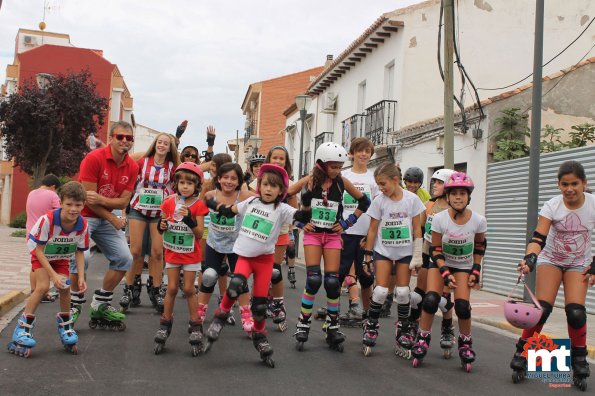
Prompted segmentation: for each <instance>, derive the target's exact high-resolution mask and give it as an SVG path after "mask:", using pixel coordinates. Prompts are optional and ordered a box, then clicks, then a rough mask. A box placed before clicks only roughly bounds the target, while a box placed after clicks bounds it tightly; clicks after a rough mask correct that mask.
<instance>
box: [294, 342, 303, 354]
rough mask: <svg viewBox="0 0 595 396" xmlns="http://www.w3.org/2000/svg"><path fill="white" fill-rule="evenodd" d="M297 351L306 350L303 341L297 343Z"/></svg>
mask: <svg viewBox="0 0 595 396" xmlns="http://www.w3.org/2000/svg"><path fill="white" fill-rule="evenodd" d="M295 349H296V350H298V351H300V352H302V351H303V350H304V343H303V342H302V341H298V342H296V344H295Z"/></svg>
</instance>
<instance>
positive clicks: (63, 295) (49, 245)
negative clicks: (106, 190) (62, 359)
mask: <svg viewBox="0 0 595 396" xmlns="http://www.w3.org/2000/svg"><path fill="white" fill-rule="evenodd" d="M59 195H60V200H61V204H60V208H59V209H55V210H52V211H50V212H48V213H47V214H45V215H43V216H41V217H40V218H39V219H38V220H37V222H36V223H35V224H34V225H33V227H32V228H31V233H30V234H29V240H28V242H27V245H28V248H29V251H30V252H31V267H32V270H33V274H34V275H35V282H36V283H35V290H34V291H33V293H32V294H31V297H29V300H28V301H27V305H26V306H25V310H24V311H23V314H22V315H21V317H20V318H19V319H18V321H17V326H16V328H15V329H14V332H13V334H12V340H11V342H10V343H9V344H8V350H9V352H10V353H14V354H15V355H19V356H23V357H26V358H27V357H29V356H31V349H32V348H34V347H35V345H36V341H35V339H34V338H33V335H32V330H33V327H34V326H35V311H36V310H37V307H38V306H39V303H40V302H41V300H42V298H43V296H44V295H45V294H46V293H47V291H48V290H49V288H50V280H51V281H52V283H53V284H54V286H55V287H56V289H58V293H59V295H60V312H58V314H57V315H56V324H57V327H58V335H59V336H60V341H61V342H62V345H63V346H64V348H65V349H66V350H67V351H69V352H71V353H72V354H75V355H76V354H77V353H78V348H77V345H76V344H77V342H78V336H77V334H76V332H75V331H74V329H73V323H72V317H71V313H70V287H69V285H70V280H69V279H68V277H69V275H70V273H69V265H70V260H71V259H72V258H73V257H74V258H75V260H76V266H77V269H78V273H79V274H83V273H84V271H85V257H84V254H83V252H84V251H85V250H87V249H88V248H89V233H88V229H87V222H86V220H85V219H84V217H82V216H81V211H82V210H83V207H84V205H85V199H86V193H85V189H84V188H83V185H82V184H80V183H78V182H74V181H71V182H68V183H66V184H65V185H64V186H62V188H61V189H60V190H59ZM78 287H79V290H81V293H82V292H84V291H85V290H86V288H87V284H86V283H85V280H84V277H82V276H81V277H79V281H78Z"/></svg>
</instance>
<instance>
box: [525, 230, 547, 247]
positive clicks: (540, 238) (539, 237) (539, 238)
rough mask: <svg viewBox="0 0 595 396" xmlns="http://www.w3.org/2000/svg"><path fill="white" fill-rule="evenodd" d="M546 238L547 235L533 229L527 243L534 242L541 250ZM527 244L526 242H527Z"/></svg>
mask: <svg viewBox="0 0 595 396" xmlns="http://www.w3.org/2000/svg"><path fill="white" fill-rule="evenodd" d="M546 239H547V235H543V234H541V233H539V232H537V231H533V237H532V238H531V240H530V241H529V243H536V244H538V245H539V247H540V248H541V249H542V250H543V248H544V247H545V240H546ZM527 245H528V244H527Z"/></svg>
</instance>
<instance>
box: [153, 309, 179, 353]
mask: <svg viewBox="0 0 595 396" xmlns="http://www.w3.org/2000/svg"><path fill="white" fill-rule="evenodd" d="M173 323H174V318H173V317H172V318H171V319H165V318H164V317H163V316H162V317H161V319H159V330H157V333H155V339H154V340H155V347H154V348H153V352H154V353H155V355H159V354H160V353H161V351H163V348H164V347H165V342H166V341H167V339H168V337H169V335H170V334H171V328H172V326H173Z"/></svg>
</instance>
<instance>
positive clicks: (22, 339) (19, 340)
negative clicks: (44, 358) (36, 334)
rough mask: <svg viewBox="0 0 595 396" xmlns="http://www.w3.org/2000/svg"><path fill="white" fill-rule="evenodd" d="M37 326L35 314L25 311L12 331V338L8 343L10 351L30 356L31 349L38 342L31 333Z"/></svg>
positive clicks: (18, 354)
mask: <svg viewBox="0 0 595 396" xmlns="http://www.w3.org/2000/svg"><path fill="white" fill-rule="evenodd" d="M34 327H35V315H25V313H23V314H22V315H21V317H20V318H19V319H18V321H17V327H15V329H14V332H13V333H12V340H11V341H10V342H9V343H8V352H10V353H14V354H15V355H17V356H22V357H25V358H28V357H30V356H31V349H33V348H34V347H35V345H37V342H36V341H35V339H34V338H33V335H32V334H31V333H32V331H33V328H34Z"/></svg>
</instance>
